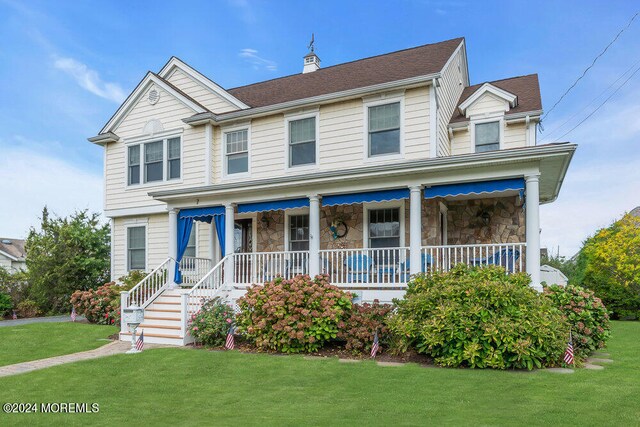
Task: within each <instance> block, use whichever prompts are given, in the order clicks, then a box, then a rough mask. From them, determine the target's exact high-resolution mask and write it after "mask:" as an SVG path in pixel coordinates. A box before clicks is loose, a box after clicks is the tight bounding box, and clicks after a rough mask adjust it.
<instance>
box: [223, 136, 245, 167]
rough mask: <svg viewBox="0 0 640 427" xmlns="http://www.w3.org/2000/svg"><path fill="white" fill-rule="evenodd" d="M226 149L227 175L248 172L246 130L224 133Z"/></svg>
mask: <svg viewBox="0 0 640 427" xmlns="http://www.w3.org/2000/svg"><path fill="white" fill-rule="evenodd" d="M225 142H226V147H227V153H226V155H227V175H231V174H235V173H247V172H249V131H248V129H242V130H237V131H233V132H227V133H225Z"/></svg>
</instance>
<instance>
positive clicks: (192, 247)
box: [184, 222, 198, 258]
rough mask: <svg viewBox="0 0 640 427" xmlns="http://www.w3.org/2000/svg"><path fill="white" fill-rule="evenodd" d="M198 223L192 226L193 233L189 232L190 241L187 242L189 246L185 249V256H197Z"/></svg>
mask: <svg viewBox="0 0 640 427" xmlns="http://www.w3.org/2000/svg"><path fill="white" fill-rule="evenodd" d="M197 228H198V227H197V223H195V222H194V223H193V227H191V234H189V241H188V242H187V248H186V249H185V250H184V256H186V257H192V258H195V257H196V246H197V239H196V235H197V231H196V230H197Z"/></svg>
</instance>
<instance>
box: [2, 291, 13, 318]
mask: <svg viewBox="0 0 640 427" xmlns="http://www.w3.org/2000/svg"><path fill="white" fill-rule="evenodd" d="M12 308H13V301H11V297H10V296H9V295H7V294H3V293H0V317H3V316H6V315H7V314H8V313H9V312H10V311H11V309H12Z"/></svg>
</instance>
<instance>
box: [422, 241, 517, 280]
mask: <svg viewBox="0 0 640 427" xmlns="http://www.w3.org/2000/svg"><path fill="white" fill-rule="evenodd" d="M526 246H527V245H526V243H490V244H482V245H445V246H425V247H423V248H422V271H449V270H450V269H451V268H452V267H453V266H455V265H456V264H460V263H462V264H467V265H470V266H482V265H497V266H500V267H503V268H504V269H505V270H506V271H507V272H509V273H517V272H521V271H525V263H524V255H525V250H526Z"/></svg>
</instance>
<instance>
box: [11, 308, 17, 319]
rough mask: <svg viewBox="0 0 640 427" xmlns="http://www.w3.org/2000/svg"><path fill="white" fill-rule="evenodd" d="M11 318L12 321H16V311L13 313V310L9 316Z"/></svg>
mask: <svg viewBox="0 0 640 427" xmlns="http://www.w3.org/2000/svg"><path fill="white" fill-rule="evenodd" d="M11 318H12V319H13V320H16V319H17V318H18V315H17V314H16V311H15V310H13V314H12V315H11Z"/></svg>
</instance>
